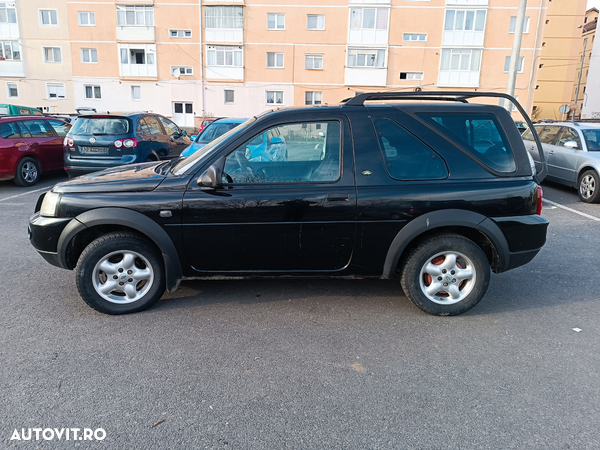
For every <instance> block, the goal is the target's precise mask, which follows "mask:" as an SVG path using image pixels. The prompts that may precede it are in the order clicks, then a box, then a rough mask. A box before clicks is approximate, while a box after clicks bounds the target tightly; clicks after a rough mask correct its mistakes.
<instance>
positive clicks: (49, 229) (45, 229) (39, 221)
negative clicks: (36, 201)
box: [27, 211, 73, 269]
mask: <svg viewBox="0 0 600 450" xmlns="http://www.w3.org/2000/svg"><path fill="white" fill-rule="evenodd" d="M71 220H73V219H71V218H55V217H42V216H40V213H39V211H38V212H36V213H35V214H34V215H33V216H31V217H30V218H29V226H28V228H27V234H28V236H29V242H31V245H33V247H34V248H35V249H36V250H37V251H38V253H39V254H40V255H41V256H42V257H43V258H44V259H45V260H46V261H48V262H49V263H50V264H52V265H53V266H57V267H62V268H63V269H67V267H64V266H63V265H62V264H61V262H60V259H59V258H58V253H57V249H58V239H59V238H60V235H61V233H62V231H63V230H64V229H65V227H66V226H67V225H68V224H69V222H71Z"/></svg>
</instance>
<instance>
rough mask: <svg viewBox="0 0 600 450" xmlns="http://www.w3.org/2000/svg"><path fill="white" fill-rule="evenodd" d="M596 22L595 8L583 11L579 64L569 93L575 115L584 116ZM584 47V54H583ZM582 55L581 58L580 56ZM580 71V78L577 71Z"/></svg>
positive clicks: (596, 12) (596, 13) (596, 11)
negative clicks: (575, 105)
mask: <svg viewBox="0 0 600 450" xmlns="http://www.w3.org/2000/svg"><path fill="white" fill-rule="evenodd" d="M597 24H598V10H597V9H596V8H590V9H588V10H587V11H586V12H585V18H584V24H583V27H582V28H581V42H580V50H579V55H578V56H577V58H578V59H577V60H578V61H579V66H578V67H577V73H576V75H575V82H574V83H573V91H572V94H571V104H577V105H578V108H577V109H576V110H575V117H581V118H584V119H585V118H587V117H585V115H584V113H582V111H583V107H584V104H585V103H586V100H587V93H586V88H587V82H588V73H589V69H590V61H591V59H592V49H593V47H594V38H595V36H596V26H597ZM584 48H585V55H584V54H583V52H584ZM582 57H583V58H582ZM580 69H581V70H580ZM580 72H581V79H580V78H579V73H580ZM578 85H579V92H577V86H578Z"/></svg>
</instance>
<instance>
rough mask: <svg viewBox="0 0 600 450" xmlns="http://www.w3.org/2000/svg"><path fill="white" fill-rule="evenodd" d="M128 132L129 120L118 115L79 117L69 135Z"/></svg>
mask: <svg viewBox="0 0 600 450" xmlns="http://www.w3.org/2000/svg"><path fill="white" fill-rule="evenodd" d="M128 133H129V120H128V119H125V118H120V117H110V118H109V117H102V118H101V117H80V118H78V119H77V121H76V122H75V124H74V125H73V128H71V132H70V133H69V134H70V135H71V136H73V135H77V134H82V135H88V136H91V135H94V136H99V135H107V134H111V135H120V134H128Z"/></svg>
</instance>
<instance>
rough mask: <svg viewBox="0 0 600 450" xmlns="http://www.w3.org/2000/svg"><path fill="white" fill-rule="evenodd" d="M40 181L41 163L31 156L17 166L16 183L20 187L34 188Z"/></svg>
mask: <svg viewBox="0 0 600 450" xmlns="http://www.w3.org/2000/svg"><path fill="white" fill-rule="evenodd" d="M39 180H40V163H39V162H38V161H37V160H36V159H34V158H30V157H29V156H27V157H25V158H23V159H22V160H21V161H19V164H17V171H16V173H15V179H14V182H15V184H16V185H18V186H33V185H34V184H36V183H37V182H38V181H39Z"/></svg>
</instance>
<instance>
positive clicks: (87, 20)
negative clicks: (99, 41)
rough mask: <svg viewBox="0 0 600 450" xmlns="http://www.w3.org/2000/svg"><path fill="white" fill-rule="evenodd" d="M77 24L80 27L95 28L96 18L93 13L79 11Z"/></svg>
mask: <svg viewBox="0 0 600 450" xmlns="http://www.w3.org/2000/svg"><path fill="white" fill-rule="evenodd" d="M77 23H78V24H79V26H80V27H93V26H95V25H96V16H95V15H94V13H93V11H78V12H77Z"/></svg>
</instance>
